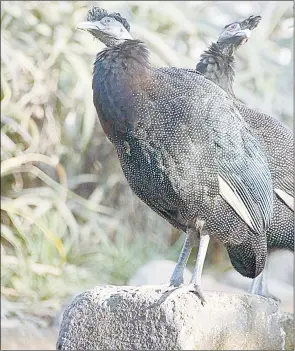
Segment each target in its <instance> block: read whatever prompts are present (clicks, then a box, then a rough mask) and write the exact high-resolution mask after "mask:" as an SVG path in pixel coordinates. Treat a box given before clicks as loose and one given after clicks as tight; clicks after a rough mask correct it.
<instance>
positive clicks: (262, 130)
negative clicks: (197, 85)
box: [196, 16, 294, 250]
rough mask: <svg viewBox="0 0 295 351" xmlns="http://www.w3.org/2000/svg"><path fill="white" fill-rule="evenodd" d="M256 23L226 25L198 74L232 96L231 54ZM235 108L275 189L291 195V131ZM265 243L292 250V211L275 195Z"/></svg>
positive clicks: (255, 113)
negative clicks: (259, 150)
mask: <svg viewBox="0 0 295 351" xmlns="http://www.w3.org/2000/svg"><path fill="white" fill-rule="evenodd" d="M259 20H260V16H255V17H254V16H251V17H249V18H247V19H246V20H244V21H241V22H234V23H233V24H229V25H227V26H225V28H224V30H223V31H222V33H221V35H220V37H219V39H218V41H217V43H213V44H212V45H211V46H210V47H209V49H208V50H206V51H205V52H204V53H203V54H202V55H201V58H200V61H199V62H198V64H197V67H196V70H197V71H198V72H201V73H202V74H203V75H204V76H205V77H206V78H208V79H210V80H212V81H213V82H214V83H216V84H218V85H219V86H220V87H221V88H223V89H224V90H225V91H226V92H228V93H229V94H230V95H231V96H233V97H234V92H233V81H234V77H235V71H234V61H235V60H234V53H235V51H236V50H237V49H238V48H239V47H240V46H241V45H242V44H243V43H244V40H245V37H246V35H244V34H243V33H245V32H243V30H245V29H246V30H247V29H248V30H252V29H254V28H255V27H256V26H257V24H258V23H259ZM241 29H242V30H241ZM227 32H228V33H227ZM246 34H247V33H246ZM234 105H235V107H236V108H237V109H238V111H239V112H240V114H241V116H242V117H243V118H244V119H245V121H246V122H247V123H248V124H249V126H250V128H251V130H252V132H253V134H254V135H255V137H256V138H257V140H258V141H259V142H260V144H261V146H262V148H263V150H264V152H265V154H266V156H267V160H268V164H269V168H270V171H271V175H272V179H273V183H274V188H275V189H281V190H282V191H283V192H285V193H287V194H289V195H290V196H293V191H294V178H293V169H294V161H293V154H294V147H293V136H292V133H291V131H290V130H289V129H288V128H287V127H286V126H284V125H283V124H282V123H281V122H280V121H278V120H277V119H275V118H273V117H271V116H268V115H267V114H264V113H261V112H259V111H256V110H254V109H251V108H250V107H248V106H246V105H244V104H242V103H241V102H240V101H238V100H237V99H235V100H234ZM267 242H268V247H269V249H276V248H277V249H289V250H294V212H293V210H292V209H291V208H290V206H288V205H287V204H286V203H285V202H284V200H283V199H282V197H280V196H279V195H278V194H276V196H275V200H274V217H273V221H272V224H271V226H270V227H269V229H268V230H267Z"/></svg>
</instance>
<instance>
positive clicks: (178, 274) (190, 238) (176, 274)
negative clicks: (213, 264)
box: [170, 229, 196, 287]
mask: <svg viewBox="0 0 295 351" xmlns="http://www.w3.org/2000/svg"><path fill="white" fill-rule="evenodd" d="M195 235H196V233H195V231H194V230H192V229H188V230H187V233H186V237H185V241H184V244H183V247H182V250H181V253H180V255H179V258H178V261H177V264H176V266H175V268H174V271H173V273H172V277H171V279H170V286H174V287H179V286H180V285H181V284H183V272H184V269H185V267H186V264H187V260H188V258H189V255H190V253H191V251H192V248H193V247H194V243H195V238H194V236H195Z"/></svg>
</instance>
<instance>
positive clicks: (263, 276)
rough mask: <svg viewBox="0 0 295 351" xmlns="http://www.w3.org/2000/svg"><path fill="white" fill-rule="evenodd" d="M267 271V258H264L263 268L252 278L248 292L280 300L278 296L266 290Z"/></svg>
mask: <svg viewBox="0 0 295 351" xmlns="http://www.w3.org/2000/svg"><path fill="white" fill-rule="evenodd" d="M267 272H268V260H266V263H265V268H264V270H263V271H262V272H261V273H260V274H259V275H258V276H257V277H256V278H254V279H253V281H252V284H251V288H250V293H251V294H255V295H260V296H264V297H267V298H268V297H271V298H273V299H274V300H276V301H277V302H280V299H279V298H277V297H276V296H274V295H272V294H270V293H269V291H268V287H267Z"/></svg>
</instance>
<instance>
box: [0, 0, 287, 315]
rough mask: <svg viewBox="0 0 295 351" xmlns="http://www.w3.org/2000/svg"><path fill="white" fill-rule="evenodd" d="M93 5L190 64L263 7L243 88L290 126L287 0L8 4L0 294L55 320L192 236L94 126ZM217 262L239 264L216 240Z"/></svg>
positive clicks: (167, 61) (244, 58) (212, 257)
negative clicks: (85, 295) (151, 204)
mask: <svg viewBox="0 0 295 351" xmlns="http://www.w3.org/2000/svg"><path fill="white" fill-rule="evenodd" d="M92 5H99V6H101V7H104V8H106V9H107V10H109V11H116V12H120V13H121V14H122V15H124V16H126V17H127V19H128V20H129V21H130V24H131V32H132V35H133V36H134V37H137V38H141V39H143V40H145V41H146V43H147V44H148V46H149V48H150V49H151V51H152V60H153V63H154V64H155V65H159V66H160V65H163V66H177V67H189V68H193V67H195V65H196V63H197V61H198V58H199V56H200V54H201V53H202V51H203V50H204V49H205V48H206V47H207V46H208V45H209V44H210V43H211V41H215V40H216V38H217V36H218V34H219V32H220V30H221V29H222V28H223V26H224V25H226V24H228V23H230V22H232V21H234V20H238V19H244V18H246V17H247V16H248V15H251V14H260V15H261V16H262V21H261V23H260V25H259V26H258V28H257V29H256V30H255V32H254V33H253V36H252V38H251V39H250V41H249V42H248V44H247V45H245V46H244V47H243V48H241V49H240V51H239V52H238V54H237V64H236V69H237V72H238V73H237V79H236V84H235V90H236V93H237V96H238V97H239V98H240V99H241V100H242V101H244V102H245V103H246V104H248V105H249V106H252V107H255V108H257V109H259V110H261V111H264V112H267V113H270V114H271V115H273V116H275V117H277V118H279V119H281V120H282V121H284V123H286V124H288V125H289V126H290V127H291V123H292V122H291V121H292V115H293V110H292V107H293V105H292V93H293V74H292V66H293V55H292V52H293V49H292V39H293V27H292V26H293V8H292V2H290V1H288V2H284V1H280V2H279V1H278V2H276V1H271V2H268V1H254V2H250V1H235V2H225V1H210V2H209V1H198V2H194V1H192V2H160V1H158V2H148V1H147V2H144V1H129V2H121V1H114V2H108V1H100V2H94V1H88V2H87V1H75V2H70V1H42V2H38V1H13V2H12V1H3V2H1V10H2V11H1V29H2V30H1V161H2V162H1V265H2V275H1V290H2V298H3V299H5V300H6V301H10V302H11V305H10V306H20V307H19V308H20V309H21V310H22V311H24V310H25V309H26V308H29V309H32V310H34V306H38V311H42V308H43V310H44V309H45V310H46V314H47V315H50V313H53V312H51V311H54V310H55V309H58V308H59V307H60V305H61V303H62V301H63V300H64V298H66V297H68V296H69V295H71V294H72V293H74V292H77V291H82V290H84V289H85V288H87V287H90V286H94V285H98V284H104V283H108V284H125V283H126V282H127V281H128V279H129V278H130V276H131V275H132V274H133V273H134V272H135V270H136V269H137V268H138V267H139V266H141V265H142V264H144V263H145V262H146V261H148V260H149V259H151V258H155V257H161V258H167V259H177V257H178V253H179V250H180V247H181V244H182V240H183V238H182V237H180V236H179V233H178V232H177V231H175V230H173V229H172V228H171V227H170V225H169V224H167V223H166V222H165V221H164V220H162V219H161V218H159V217H158V216H157V215H156V214H154V213H153V212H152V211H151V210H150V209H149V208H147V206H145V205H144V204H143V203H142V202H141V201H140V200H138V199H137V198H136V197H135V196H134V195H133V194H132V192H131V190H130V188H129V186H128V184H127V182H126V180H125V178H124V177H123V175H122V171H121V169H120V166H119V163H118V161H117V158H116V155H115V152H114V149H113V147H112V145H111V144H110V143H109V142H108V141H107V139H106V138H105V136H104V134H103V132H102V130H101V127H100V124H99V123H98V121H97V116H96V113H95V110H94V107H93V103H92V89H91V78H92V77H91V75H92V65H93V61H94V58H95V54H96V53H97V52H98V51H100V50H101V49H102V47H103V46H102V44H101V43H100V42H98V41H94V40H93V39H92V37H91V36H90V35H88V34H87V33H84V32H81V31H76V30H75V25H76V24H77V23H78V22H79V21H81V20H84V19H85V16H86V13H87V10H88V9H89V8H90V7H91V6H92ZM216 262H218V263H219V265H218V266H219V269H231V266H230V265H229V263H228V259H227V256H226V255H225V254H224V251H223V250H222V249H221V248H220V247H219V246H218V244H216V243H215V244H214V243H213V244H212V245H211V247H210V253H209V258H208V260H207V261H206V264H207V265H209V266H210V265H212V264H214V263H216ZM11 308H13V307H11ZM20 309H18V308H16V309H15V310H16V311H18V312H15V313H20V312H19V311H20ZM44 313H45V312H44Z"/></svg>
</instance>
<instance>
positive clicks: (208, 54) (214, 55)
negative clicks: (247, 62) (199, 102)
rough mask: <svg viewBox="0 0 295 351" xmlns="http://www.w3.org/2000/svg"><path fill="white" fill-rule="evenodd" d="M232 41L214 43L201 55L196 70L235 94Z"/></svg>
mask: <svg viewBox="0 0 295 351" xmlns="http://www.w3.org/2000/svg"><path fill="white" fill-rule="evenodd" d="M235 50H236V47H235V46H234V45H232V44H230V43H212V44H211V46H210V47H209V49H208V50H206V51H205V52H204V53H203V54H202V55H201V57H200V61H199V62H198V64H197V66H196V70H197V71H198V72H200V73H202V74H203V75H204V76H205V77H207V78H208V79H210V80H211V81H213V82H214V83H215V84H217V85H219V86H220V87H221V88H222V89H224V90H225V91H226V92H227V93H228V94H230V95H232V96H234V92H233V81H234V77H235V72H234V63H235V62H234V61H235V60H234V52H235Z"/></svg>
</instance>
